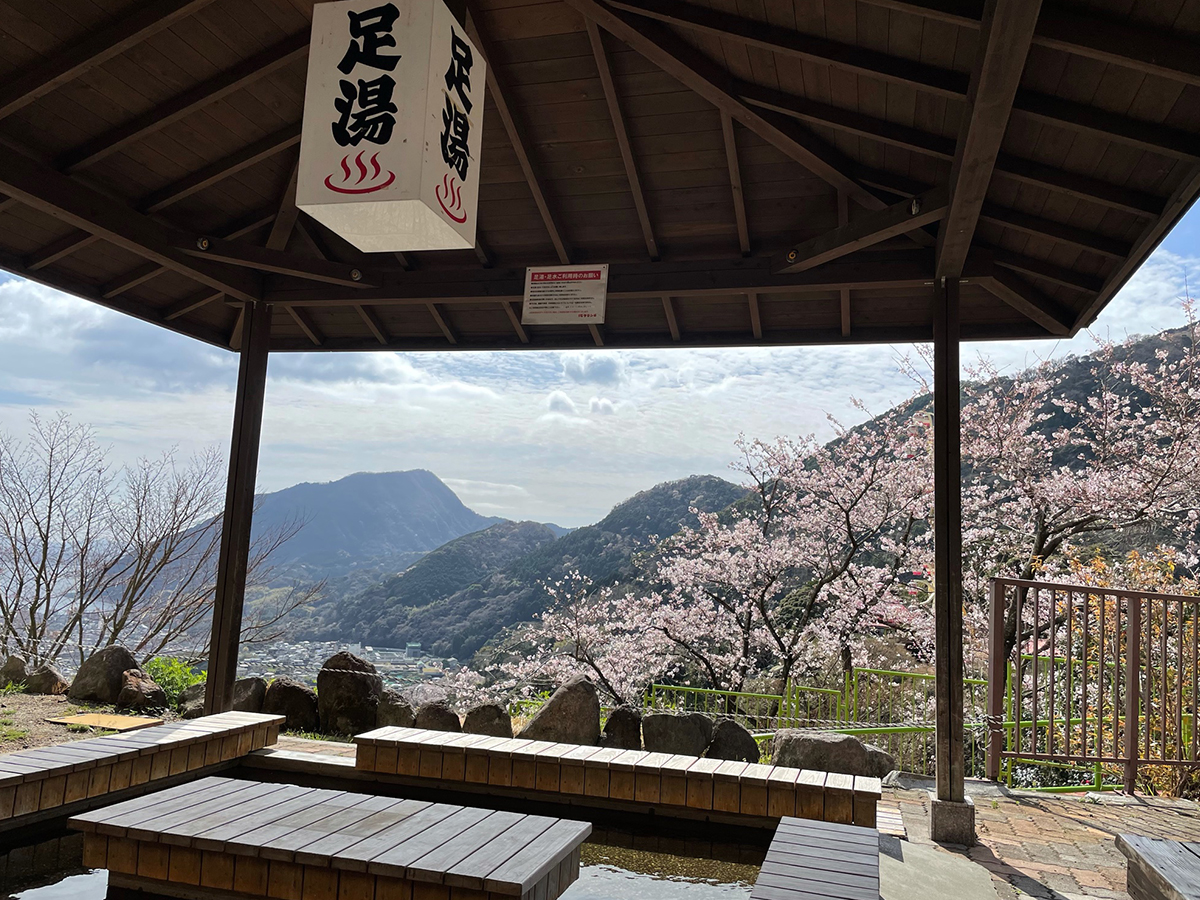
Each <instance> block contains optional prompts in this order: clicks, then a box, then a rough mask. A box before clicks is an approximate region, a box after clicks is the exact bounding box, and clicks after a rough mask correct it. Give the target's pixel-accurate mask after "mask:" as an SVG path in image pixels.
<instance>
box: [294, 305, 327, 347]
mask: <svg viewBox="0 0 1200 900" xmlns="http://www.w3.org/2000/svg"><path fill="white" fill-rule="evenodd" d="M284 308H285V309H286V310H287V311H288V315H289V316H291V317H292V321H293V322H295V323H296V325H297V326H298V327H299V328H300V330H301V331H303V332H304V336H305V337H306V338H308V339H309V340H310V341H312V343H313V346H314V347H320V346H321V345H322V344H323V343H325V335H323V334H322V333H321V331H320V329H319V328H317V326H316V324H315V323H314V322H313V320H312V317H311V316H309V314H308V312H306V311H305V310H303V309H296V308H295V307H294V306H287V307H284Z"/></svg>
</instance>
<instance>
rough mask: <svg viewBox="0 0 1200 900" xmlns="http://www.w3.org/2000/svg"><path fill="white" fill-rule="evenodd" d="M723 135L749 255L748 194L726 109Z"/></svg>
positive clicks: (735, 209)
mask: <svg viewBox="0 0 1200 900" xmlns="http://www.w3.org/2000/svg"><path fill="white" fill-rule="evenodd" d="M721 136H722V139H723V140H724V143H725V163H726V165H727V166H728V167H729V186H730V188H731V189H732V190H733V218H734V220H735V221H736V222H737V233H738V246H739V247H741V249H742V256H749V255H750V226H749V224H748V223H747V221H746V196H745V192H744V191H743V190H742V167H741V164H740V162H739V161H738V149H737V134H736V133H735V132H734V129H733V119H732V118H730V116H729V114H728V113H727V112H724V111H722V112H721ZM843 196H844V195H843Z"/></svg>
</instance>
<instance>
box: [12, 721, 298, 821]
mask: <svg viewBox="0 0 1200 900" xmlns="http://www.w3.org/2000/svg"><path fill="white" fill-rule="evenodd" d="M283 721H284V720H283V717H282V716H270V715H264V714H261V713H240V712H229V713H222V714H220V715H216V716H207V717H205V718H200V719H192V720H191V721H188V722H175V723H170V724H166V725H156V726H153V727H150V728H143V729H141V730H138V731H130V732H125V733H123V734H113V735H108V736H106V737H97V738H89V739H86V740H82V741H73V742H71V743H67V744H60V745H58V746H54V747H39V748H36V749H32V750H21V751H19V752H17V753H8V754H5V755H3V756H0V830H5V829H12V828H18V827H23V826H25V825H27V824H30V823H33V822H36V821H41V820H43V819H47V818H53V817H56V816H61V815H68V814H71V813H75V812H81V811H83V810H85V809H88V808H90V807H93V806H97V805H99V804H102V803H108V802H112V801H113V800H114V799H115V800H122V799H124V798H126V797H129V796H134V795H137V794H142V793H146V792H147V791H150V790H156V789H158V788H160V787H162V786H163V785H170V784H173V783H176V782H178V781H181V780H185V779H187V778H189V777H192V778H194V777H196V773H197V772H205V771H218V770H220V769H221V768H226V767H229V766H232V765H235V764H236V762H237V760H238V759H240V758H242V757H244V756H245V755H246V754H248V753H250V752H252V751H254V750H258V749H261V748H262V747H266V746H268V745H270V744H274V743H275V741H276V738H277V737H278V735H279V727H280V725H282V724H283Z"/></svg>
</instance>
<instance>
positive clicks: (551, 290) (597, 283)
mask: <svg viewBox="0 0 1200 900" xmlns="http://www.w3.org/2000/svg"><path fill="white" fill-rule="evenodd" d="M607 299H608V264H607V263H606V264H604V265H601V266H530V267H529V268H528V269H526V270H525V304H524V306H523V307H522V308H521V324H522V325H603V324H604V303H605V301H606V300H607Z"/></svg>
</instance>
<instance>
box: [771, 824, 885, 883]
mask: <svg viewBox="0 0 1200 900" xmlns="http://www.w3.org/2000/svg"><path fill="white" fill-rule="evenodd" d="M750 900H879V835H878V833H877V832H876V831H875V830H874V829H871V828H860V827H857V826H854V825H838V824H835V823H831V822H809V821H805V820H803V819H792V818H786V819H783V820H782V821H781V822H780V823H779V830H778V831H776V832H775V839H774V840H773V841H772V842H771V848H770V849H769V850H768V851H767V858H766V859H765V860H764V861H763V864H762V869H761V870H760V871H759V876H758V880H757V881H755V883H754V890H753V891H752V892H751V893H750Z"/></svg>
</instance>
